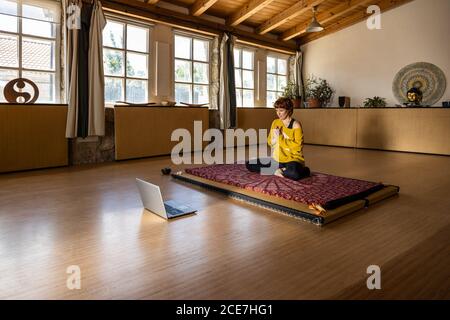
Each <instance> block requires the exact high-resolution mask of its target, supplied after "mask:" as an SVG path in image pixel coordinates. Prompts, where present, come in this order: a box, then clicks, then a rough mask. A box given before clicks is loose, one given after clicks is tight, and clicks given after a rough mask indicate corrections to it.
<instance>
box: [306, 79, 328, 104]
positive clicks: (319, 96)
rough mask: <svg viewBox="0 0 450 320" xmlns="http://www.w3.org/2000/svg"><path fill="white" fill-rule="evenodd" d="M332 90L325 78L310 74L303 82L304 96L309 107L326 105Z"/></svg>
mask: <svg viewBox="0 0 450 320" xmlns="http://www.w3.org/2000/svg"><path fill="white" fill-rule="evenodd" d="M333 93H334V90H333V89H332V88H331V86H330V85H329V83H328V82H327V80H325V79H322V78H316V77H314V76H310V77H309V78H308V79H307V80H306V83H305V96H306V99H307V101H308V106H309V107H310V108H320V107H326V106H327V105H328V104H329V103H330V102H331V98H332V97H333Z"/></svg>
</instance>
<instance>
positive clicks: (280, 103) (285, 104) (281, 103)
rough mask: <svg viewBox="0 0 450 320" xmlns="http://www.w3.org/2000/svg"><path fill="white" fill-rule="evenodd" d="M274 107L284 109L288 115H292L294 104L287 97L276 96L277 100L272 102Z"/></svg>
mask: <svg viewBox="0 0 450 320" xmlns="http://www.w3.org/2000/svg"><path fill="white" fill-rule="evenodd" d="M273 106H274V107H275V108H282V109H286V111H287V112H288V115H289V116H292V114H293V113H294V104H293V103H292V100H291V99H289V98H283V97H281V98H278V99H277V101H275V103H274V104H273Z"/></svg>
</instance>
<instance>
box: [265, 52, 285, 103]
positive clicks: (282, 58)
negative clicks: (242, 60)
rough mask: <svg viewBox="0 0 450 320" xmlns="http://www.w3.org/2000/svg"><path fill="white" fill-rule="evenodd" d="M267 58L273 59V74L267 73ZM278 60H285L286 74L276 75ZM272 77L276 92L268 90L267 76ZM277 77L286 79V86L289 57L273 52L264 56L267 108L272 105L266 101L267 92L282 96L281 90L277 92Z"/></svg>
mask: <svg viewBox="0 0 450 320" xmlns="http://www.w3.org/2000/svg"><path fill="white" fill-rule="evenodd" d="M268 58H274V59H275V73H273V72H269V68H268V67H267V59H268ZM278 60H285V61H286V74H281V73H278ZM269 74H270V75H274V76H275V88H276V90H270V89H269V87H268V75H269ZM278 76H284V77H286V85H287V83H288V82H289V57H288V56H285V55H281V54H277V53H273V52H269V53H268V54H267V55H266V106H267V107H268V108H273V106H272V105H269V101H268V99H267V95H268V93H269V92H275V94H277V95H278V94H280V93H281V94H282V93H283V90H281V91H280V90H278Z"/></svg>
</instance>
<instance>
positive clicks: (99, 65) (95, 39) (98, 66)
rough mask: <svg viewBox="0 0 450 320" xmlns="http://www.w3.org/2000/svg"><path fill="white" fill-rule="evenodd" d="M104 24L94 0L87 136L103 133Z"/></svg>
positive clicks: (101, 14)
mask: <svg viewBox="0 0 450 320" xmlns="http://www.w3.org/2000/svg"><path fill="white" fill-rule="evenodd" d="M105 25H106V18H105V15H104V13H103V9H102V4H101V3H100V1H98V0H95V1H94V8H93V10H92V17H91V29H90V31H89V131H88V134H89V136H104V135H105V80H104V76H103V75H104V73H103V40H102V39H103V37H102V32H103V29H104V28H105Z"/></svg>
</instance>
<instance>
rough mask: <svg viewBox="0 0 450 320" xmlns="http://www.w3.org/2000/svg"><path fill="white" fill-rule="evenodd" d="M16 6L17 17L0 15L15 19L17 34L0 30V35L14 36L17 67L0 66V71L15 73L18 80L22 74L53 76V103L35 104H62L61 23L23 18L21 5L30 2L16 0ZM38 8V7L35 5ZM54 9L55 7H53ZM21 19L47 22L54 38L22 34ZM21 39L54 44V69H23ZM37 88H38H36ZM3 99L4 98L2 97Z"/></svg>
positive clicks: (58, 12)
mask: <svg viewBox="0 0 450 320" xmlns="http://www.w3.org/2000/svg"><path fill="white" fill-rule="evenodd" d="M48 1H49V3H50V2H52V1H50V0H48ZM15 2H16V5H17V15H13V14H7V13H1V15H5V16H10V17H15V18H17V32H12V31H5V30H0V33H1V34H5V35H10V36H14V37H17V59H18V66H17V67H7V66H0V69H3V70H10V71H17V75H18V77H19V78H23V73H24V72H36V73H37V72H39V73H46V74H52V75H53V76H54V83H53V88H52V89H53V91H54V92H53V95H54V101H39V98H38V101H37V103H43V104H60V103H61V102H62V99H61V98H62V95H61V87H60V85H58V84H60V83H61V53H60V51H61V50H59V48H60V47H61V23H60V22H59V21H45V20H41V19H36V18H31V17H30V18H29V17H24V16H23V5H24V4H31V5H32V3H31V2H26V1H22V0H16V1H15ZM36 6H38V5H36ZM55 8H56V7H55ZM57 10H58V11H57V12H56V14H57V15H58V16H60V15H61V9H57ZM23 19H27V20H34V21H42V22H47V23H49V24H51V25H53V26H54V28H55V29H54V31H55V36H54V37H44V36H37V35H33V34H27V33H23ZM23 38H28V39H36V40H43V41H51V42H54V44H55V47H54V54H53V59H54V68H53V70H52V69H34V68H26V67H23V61H22V59H23V44H22V41H23ZM38 88H39V87H38ZM3 98H4V97H3Z"/></svg>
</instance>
